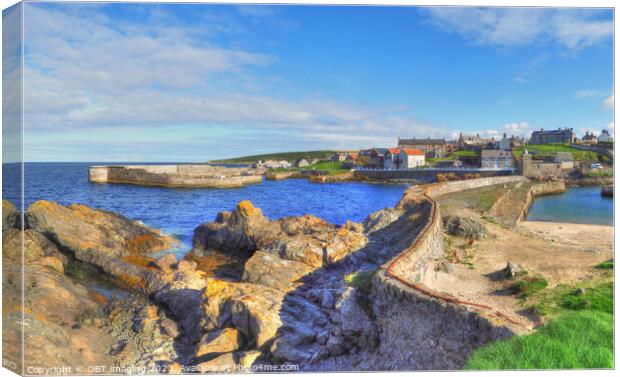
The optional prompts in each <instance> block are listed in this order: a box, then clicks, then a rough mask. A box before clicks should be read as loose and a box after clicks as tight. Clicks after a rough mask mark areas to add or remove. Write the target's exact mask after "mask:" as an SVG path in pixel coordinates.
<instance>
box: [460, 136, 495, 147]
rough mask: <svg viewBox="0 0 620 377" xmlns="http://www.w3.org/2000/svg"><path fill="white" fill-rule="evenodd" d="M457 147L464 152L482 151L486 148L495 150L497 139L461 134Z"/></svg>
mask: <svg viewBox="0 0 620 377" xmlns="http://www.w3.org/2000/svg"><path fill="white" fill-rule="evenodd" d="M456 145H457V147H458V148H459V149H462V150H469V151H480V150H482V149H485V148H495V139H494V138H492V137H490V138H487V137H481V136H480V134H476V135H463V133H462V132H461V133H460V134H459V138H458V140H457V141H456Z"/></svg>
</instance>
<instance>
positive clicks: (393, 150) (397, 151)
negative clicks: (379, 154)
mask: <svg viewBox="0 0 620 377" xmlns="http://www.w3.org/2000/svg"><path fill="white" fill-rule="evenodd" d="M388 152H390V153H391V154H399V153H400V149H398V148H388Z"/></svg>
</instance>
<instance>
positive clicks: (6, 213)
mask: <svg viewBox="0 0 620 377" xmlns="http://www.w3.org/2000/svg"><path fill="white" fill-rule="evenodd" d="M18 220H19V212H18V211H17V208H15V205H13V203H11V202H9V201H8V200H3V201H2V231H3V232H4V231H5V230H7V229H10V228H16V227H18Z"/></svg>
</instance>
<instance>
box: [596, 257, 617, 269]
mask: <svg viewBox="0 0 620 377" xmlns="http://www.w3.org/2000/svg"><path fill="white" fill-rule="evenodd" d="M594 267H596V268H598V269H601V270H613V269H614V260H613V259H610V260H608V261H605V262H601V263H599V264H597V265H596V266H594Z"/></svg>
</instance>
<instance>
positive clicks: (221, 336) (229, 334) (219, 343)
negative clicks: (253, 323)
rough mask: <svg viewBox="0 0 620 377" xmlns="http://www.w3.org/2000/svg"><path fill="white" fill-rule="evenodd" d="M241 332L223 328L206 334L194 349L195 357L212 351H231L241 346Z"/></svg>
mask: <svg viewBox="0 0 620 377" xmlns="http://www.w3.org/2000/svg"><path fill="white" fill-rule="evenodd" d="M241 345H242V340H241V334H240V333H239V331H237V329H234V328H225V329H223V330H222V331H221V332H219V333H215V334H211V333H210V334H207V335H206V336H205V337H203V339H201V343H200V344H199V345H198V349H197V350H196V357H197V358H199V357H202V356H206V355H209V354H214V353H227V352H233V351H236V350H238V349H239V348H241Z"/></svg>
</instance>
